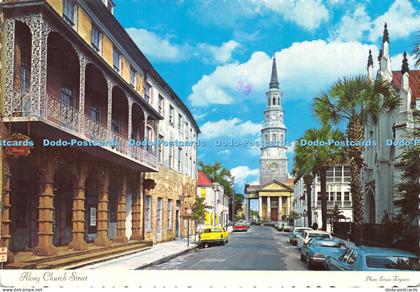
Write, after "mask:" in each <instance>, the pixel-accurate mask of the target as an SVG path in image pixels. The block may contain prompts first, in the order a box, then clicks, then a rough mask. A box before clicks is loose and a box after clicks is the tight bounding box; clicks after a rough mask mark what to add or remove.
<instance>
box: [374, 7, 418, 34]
mask: <svg viewBox="0 0 420 292" xmlns="http://www.w3.org/2000/svg"><path fill="white" fill-rule="evenodd" d="M385 22H386V23H388V30H389V34H390V38H391V39H399V38H404V37H407V36H408V35H410V34H411V33H412V32H415V31H417V30H418V29H419V27H420V13H419V12H418V10H416V9H415V8H414V7H413V5H412V3H411V2H410V1H409V0H395V2H394V3H392V5H391V6H390V7H389V9H388V11H387V12H385V14H383V15H381V16H379V17H378V18H376V19H375V21H374V22H373V29H372V30H371V32H370V34H369V40H371V41H376V40H377V39H378V38H379V37H381V36H382V33H383V27H384V24H385Z"/></svg>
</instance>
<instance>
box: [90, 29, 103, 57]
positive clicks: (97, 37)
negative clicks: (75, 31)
mask: <svg viewBox="0 0 420 292" xmlns="http://www.w3.org/2000/svg"><path fill="white" fill-rule="evenodd" d="M101 40H102V34H101V32H100V31H99V29H98V28H97V27H96V26H95V25H93V26H92V47H93V49H94V50H95V51H96V52H97V53H99V52H100V51H101Z"/></svg>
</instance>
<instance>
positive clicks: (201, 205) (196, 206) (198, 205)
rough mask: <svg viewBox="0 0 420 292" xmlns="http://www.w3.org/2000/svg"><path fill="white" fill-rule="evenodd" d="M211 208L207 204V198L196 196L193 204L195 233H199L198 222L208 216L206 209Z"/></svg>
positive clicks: (192, 215) (192, 218) (192, 214)
mask: <svg viewBox="0 0 420 292" xmlns="http://www.w3.org/2000/svg"><path fill="white" fill-rule="evenodd" d="M208 208H211V207H209V206H207V205H206V204H205V198H202V197H196V198H195V200H194V203H193V204H192V206H191V216H190V218H191V220H193V222H194V226H195V234H197V228H198V224H199V223H202V222H204V220H205V218H206V209H208Z"/></svg>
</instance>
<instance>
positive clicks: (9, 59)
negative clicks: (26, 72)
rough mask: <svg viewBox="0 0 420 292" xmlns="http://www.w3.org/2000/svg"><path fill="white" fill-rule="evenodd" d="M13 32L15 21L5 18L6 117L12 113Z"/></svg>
mask: <svg viewBox="0 0 420 292" xmlns="http://www.w3.org/2000/svg"><path fill="white" fill-rule="evenodd" d="M15 31H16V22H15V20H14V19H11V18H7V19H6V20H5V36H6V37H5V38H6V43H5V44H4V45H5V47H6V59H5V65H4V72H5V73H4V94H5V97H4V99H5V101H4V107H5V108H4V110H5V114H6V116H11V115H12V113H13V111H14V110H13V108H14V107H13V101H14V71H15V68H14V67H15Z"/></svg>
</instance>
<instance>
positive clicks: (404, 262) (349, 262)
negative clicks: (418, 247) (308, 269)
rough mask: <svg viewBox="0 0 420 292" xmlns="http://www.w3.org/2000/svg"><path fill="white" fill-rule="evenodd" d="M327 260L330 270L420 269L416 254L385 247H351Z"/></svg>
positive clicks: (328, 257)
mask: <svg viewBox="0 0 420 292" xmlns="http://www.w3.org/2000/svg"><path fill="white" fill-rule="evenodd" d="M325 262H326V265H327V268H328V269H329V270H330V271H396V270H397V271H420V264H419V258H418V257H417V256H416V255H415V254H413V253H411V252H407V251H403V250H399V249H393V248H383V247H369V246H361V247H351V248H348V249H347V250H346V251H345V252H343V253H342V254H341V255H340V256H338V257H337V256H327V259H326V261H325Z"/></svg>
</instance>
